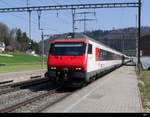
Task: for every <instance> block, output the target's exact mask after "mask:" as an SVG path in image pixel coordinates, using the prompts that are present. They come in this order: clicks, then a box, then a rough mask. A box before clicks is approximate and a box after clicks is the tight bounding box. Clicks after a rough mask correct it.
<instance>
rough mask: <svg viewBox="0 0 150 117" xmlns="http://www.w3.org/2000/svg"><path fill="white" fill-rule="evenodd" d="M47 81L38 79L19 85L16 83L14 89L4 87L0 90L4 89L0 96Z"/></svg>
mask: <svg viewBox="0 0 150 117" xmlns="http://www.w3.org/2000/svg"><path fill="white" fill-rule="evenodd" d="M48 80H49V79H46V78H45V79H38V80H30V82H29V81H28V82H21V83H23V84H20V85H19V83H17V86H15V87H14V88H13V87H11V86H4V87H2V88H1V89H4V88H6V90H2V91H0V95H2V94H6V93H10V92H14V91H18V90H20V89H21V88H25V87H30V86H34V85H37V84H40V83H44V82H47V81H48ZM7 88H8V89H7Z"/></svg>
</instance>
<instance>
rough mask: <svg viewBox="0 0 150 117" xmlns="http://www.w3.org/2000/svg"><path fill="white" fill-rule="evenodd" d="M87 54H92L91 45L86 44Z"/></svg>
mask: <svg viewBox="0 0 150 117" xmlns="http://www.w3.org/2000/svg"><path fill="white" fill-rule="evenodd" d="M88 54H92V44H88Z"/></svg>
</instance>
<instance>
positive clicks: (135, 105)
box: [44, 66, 143, 113]
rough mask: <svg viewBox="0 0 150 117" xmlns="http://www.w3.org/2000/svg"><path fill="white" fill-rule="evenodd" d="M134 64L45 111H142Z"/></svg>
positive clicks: (110, 74)
mask: <svg viewBox="0 0 150 117" xmlns="http://www.w3.org/2000/svg"><path fill="white" fill-rule="evenodd" d="M137 84H138V82H137V76H136V73H135V68H134V66H123V67H120V68H118V69H116V70H115V71H113V72H111V73H109V74H107V75H105V76H103V77H101V78H99V79H98V80H97V81H96V82H93V83H91V84H89V85H88V86H87V87H85V88H83V89H81V90H79V91H77V92H76V93H74V94H72V95H71V96H69V97H67V98H66V99H64V100H63V101H61V102H60V103H57V104H55V105H53V106H52V107H50V108H48V109H46V110H45V111H44V112H96V113H102V112H117V113H118V112H142V111H143V109H142V105H141V98H140V93H139V89H138V85H137Z"/></svg>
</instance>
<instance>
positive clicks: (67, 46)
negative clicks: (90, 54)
mask: <svg viewBox="0 0 150 117" xmlns="http://www.w3.org/2000/svg"><path fill="white" fill-rule="evenodd" d="M84 52H85V44H84V43H83V42H56V43H55V44H53V45H52V47H51V54H52V55H53V56H82V55H83V53H84Z"/></svg>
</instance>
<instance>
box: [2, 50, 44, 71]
mask: <svg viewBox="0 0 150 117" xmlns="http://www.w3.org/2000/svg"><path fill="white" fill-rule="evenodd" d="M5 54H10V55H13V57H6V56H0V64H4V65H5V66H0V73H8V72H20V71H30V70H38V69H41V60H42V59H41V57H36V56H31V55H28V54H25V53H19V52H17V53H5ZM44 62H45V65H44V68H46V66H47V65H46V62H47V58H44Z"/></svg>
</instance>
